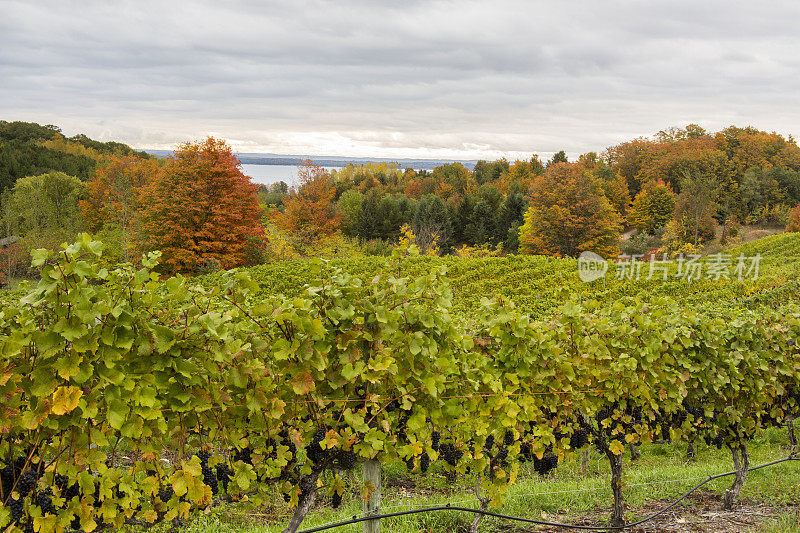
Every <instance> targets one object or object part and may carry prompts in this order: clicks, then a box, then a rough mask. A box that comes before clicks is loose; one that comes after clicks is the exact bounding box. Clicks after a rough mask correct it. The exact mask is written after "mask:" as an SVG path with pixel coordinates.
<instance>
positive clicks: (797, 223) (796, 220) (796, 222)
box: [786, 204, 800, 233]
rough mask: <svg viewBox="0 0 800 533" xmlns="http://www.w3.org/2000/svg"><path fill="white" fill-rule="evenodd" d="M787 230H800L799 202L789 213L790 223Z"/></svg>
mask: <svg viewBox="0 0 800 533" xmlns="http://www.w3.org/2000/svg"><path fill="white" fill-rule="evenodd" d="M786 231H787V232H795V233H798V232H800V204H798V205H797V206H796V207H795V208H794V209H792V212H791V213H790V214H789V223H788V224H787V225H786Z"/></svg>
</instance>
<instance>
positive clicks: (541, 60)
mask: <svg viewBox="0 0 800 533" xmlns="http://www.w3.org/2000/svg"><path fill="white" fill-rule="evenodd" d="M799 15H800V5H797V4H796V3H792V2H788V1H787V2H781V3H778V2H773V3H771V4H770V5H769V7H768V8H767V7H766V6H764V5H756V4H752V3H751V4H742V5H735V4H734V3H729V2H719V1H712V2H702V3H698V2H691V1H686V0H680V1H670V2H666V1H659V2H640V1H633V0H629V1H614V2H593V1H580V2H579V1H563V2H555V1H551V2H533V1H501V2H492V3H489V2H452V1H419V2H402V3H400V2H378V1H365V0H342V1H338V2H323V1H305V2H288V1H287V2H244V1H242V2H224V3H223V2H200V1H194V2H180V3H177V2H176V3H166V4H165V3H160V2H150V1H139V2H112V3H109V2H74V1H73V2H65V1H58V2H56V1H53V2H36V3H31V2H17V1H8V0H0V80H2V81H0V118H4V119H6V120H9V119H12V120H30V121H38V122H49V123H56V124H59V125H62V127H63V128H64V130H65V132H67V133H74V132H79V131H80V132H85V133H87V134H89V135H92V136H95V137H98V138H104V139H115V140H124V141H126V142H128V143H131V144H133V145H136V146H140V147H169V146H170V145H172V144H174V143H176V142H180V141H185V140H190V139H196V138H200V137H203V136H204V135H207V134H211V133H213V134H215V135H218V136H221V137H224V138H226V139H228V140H230V141H231V143H232V144H234V146H235V147H236V148H237V149H241V150H247V151H267V152H278V153H287V152H294V153H296V152H301V153H316V154H342V155H365V156H366V155H369V156H382V155H383V156H397V157H401V156H404V155H409V156H411V155H413V156H423V155H430V156H442V157H469V158H476V157H489V158H493V157H497V156H499V155H501V153H504V152H507V153H508V154H509V155H510V156H512V157H514V156H525V155H529V154H530V153H532V152H539V153H545V154H546V153H551V152H554V151H557V150H560V149H566V150H567V151H568V152H569V153H571V154H573V155H577V154H579V153H582V152H585V151H589V150H595V151H599V150H602V149H604V148H605V147H606V146H609V145H611V144H614V143H617V142H620V141H622V140H626V139H629V138H631V137H635V136H640V135H648V134H652V133H653V132H655V131H658V130H660V129H663V128H665V127H667V126H670V125H680V124H685V123H688V122H698V123H700V124H701V125H704V126H706V127H707V128H709V129H718V128H721V127H725V126H727V125H729V124H731V123H737V124H740V125H748V124H752V125H755V126H758V127H761V128H765V129H769V130H777V131H780V132H783V133H796V130H797V128H796V125H797V123H798V115H800V111H799V110H798V108H797V106H796V96H795V91H796V87H798V82H800V75H799V74H798V72H799V71H798V66H799V65H798V63H799V62H800V58H798V56H797V54H796V49H797V47H798V44H800V38H798V37H796V30H795V26H796V24H797V22H798V19H800V17H799Z"/></svg>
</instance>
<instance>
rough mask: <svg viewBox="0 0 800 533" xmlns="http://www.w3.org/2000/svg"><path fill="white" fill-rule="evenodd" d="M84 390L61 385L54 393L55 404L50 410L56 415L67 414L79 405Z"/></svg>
mask: <svg viewBox="0 0 800 533" xmlns="http://www.w3.org/2000/svg"><path fill="white" fill-rule="evenodd" d="M81 396H83V391H82V390H81V389H79V388H78V387H74V386H70V387H59V388H57V389H56V391H55V392H54V393H53V406H52V407H51V408H50V411H51V412H52V413H53V414H54V415H65V414H67V413H69V412H71V411H72V410H73V409H75V408H76V407H78V401H79V400H80V399H81Z"/></svg>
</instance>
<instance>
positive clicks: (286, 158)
mask: <svg viewBox="0 0 800 533" xmlns="http://www.w3.org/2000/svg"><path fill="white" fill-rule="evenodd" d="M145 152H147V153H148V154H151V155H154V156H156V157H167V156H169V155H171V154H172V151H171V150H145ZM236 157H238V158H239V161H241V162H242V164H243V165H292V166H294V165H299V164H301V163H303V162H304V161H306V160H309V159H310V160H311V162H312V163H314V164H315V165H319V166H321V167H346V166H347V165H350V164H353V165H363V164H365V163H397V164H398V165H400V167H402V168H414V169H418V170H419V169H425V170H433V169H434V168H436V167H438V166H441V165H444V164H447V163H456V162H458V163H461V164H462V165H464V166H465V167H467V168H468V169H470V170H472V169H473V168H474V167H475V163H477V162H478V161H477V160H468V161H458V160H455V159H391V158H379V157H339V156H314V155H282V154H257V153H237V154H236Z"/></svg>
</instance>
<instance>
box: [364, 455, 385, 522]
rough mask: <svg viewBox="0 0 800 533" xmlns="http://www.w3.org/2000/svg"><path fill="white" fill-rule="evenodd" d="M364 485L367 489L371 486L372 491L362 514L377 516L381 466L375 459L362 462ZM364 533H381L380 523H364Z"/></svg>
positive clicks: (379, 506)
mask: <svg viewBox="0 0 800 533" xmlns="http://www.w3.org/2000/svg"><path fill="white" fill-rule="evenodd" d="M363 472H364V484H365V485H366V486H367V487H368V488H369V484H370V483H371V484H372V487H373V488H372V491H371V492H370V495H369V499H366V500H364V514H365V515H370V514H379V513H380V512H381V464H380V463H379V462H378V461H377V460H376V459H370V460H369V461H364V467H363ZM364 533H381V521H380V519H376V520H367V521H366V522H364Z"/></svg>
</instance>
